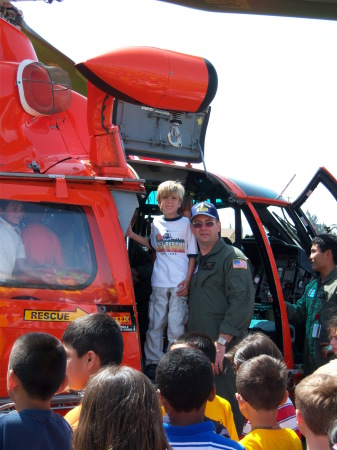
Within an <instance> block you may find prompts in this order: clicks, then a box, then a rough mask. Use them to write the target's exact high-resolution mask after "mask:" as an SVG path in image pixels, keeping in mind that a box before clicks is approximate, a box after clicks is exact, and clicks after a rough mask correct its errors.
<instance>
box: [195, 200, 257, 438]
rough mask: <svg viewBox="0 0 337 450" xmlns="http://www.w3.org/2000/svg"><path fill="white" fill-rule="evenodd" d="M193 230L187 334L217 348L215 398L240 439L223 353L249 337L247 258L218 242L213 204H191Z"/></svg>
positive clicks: (233, 388)
mask: <svg viewBox="0 0 337 450" xmlns="http://www.w3.org/2000/svg"><path fill="white" fill-rule="evenodd" d="M190 220H191V229H192V232H193V234H194V235H195V237H196V239H197V242H198V245H199V255H198V257H197V263H196V268H195V271H194V274H193V276H192V279H191V283H190V291H189V320H188V330H189V331H200V332H203V333H205V334H207V335H208V336H210V337H211V338H212V339H214V341H215V345H216V360H215V377H214V383H215V385H216V391H217V394H218V395H220V396H221V397H223V398H225V399H226V400H228V401H229V402H230V404H231V406H232V411H233V415H234V420H235V425H236V428H237V431H238V435H239V436H240V434H241V431H242V426H243V423H244V418H243V416H242V415H241V413H240V410H239V407H238V403H237V401H236V398H235V392H236V385H235V371H234V368H233V367H232V365H231V364H230V363H229V362H227V359H226V358H225V353H226V352H227V351H228V350H229V349H230V348H232V347H233V346H234V345H235V344H237V343H238V342H239V341H240V340H241V339H242V338H244V337H245V336H246V335H247V333H248V327H249V324H250V322H251V319H252V316H253V313H254V286H253V281H252V274H251V271H250V266H249V261H248V258H247V257H246V256H245V255H244V254H243V253H242V252H241V250H239V249H237V248H236V247H233V246H231V245H228V244H226V243H225V242H224V241H223V239H221V238H220V237H219V236H220V231H221V223H220V220H219V215H218V212H217V209H216V208H215V206H214V205H213V204H212V203H209V202H202V203H198V204H195V205H194V206H193V208H192V211H191V218H190Z"/></svg>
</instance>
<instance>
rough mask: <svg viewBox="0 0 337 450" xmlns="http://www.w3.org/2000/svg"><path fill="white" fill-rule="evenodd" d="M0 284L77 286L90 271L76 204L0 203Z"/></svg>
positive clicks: (86, 235) (86, 236)
mask: <svg viewBox="0 0 337 450" xmlns="http://www.w3.org/2000/svg"><path fill="white" fill-rule="evenodd" d="M0 206H1V212H0V284H1V285H5V286H23V285H24V286H26V287H27V286H31V287H40V288H43V287H44V288H49V289H50V288H51V289H52V288H53V286H54V288H57V289H60V287H62V288H63V289H83V288H84V287H85V286H87V285H88V284H89V283H90V282H91V281H92V279H93V278H94V276H95V274H96V259H95V253H94V251H93V243H92V239H91V235H90V230H89V226H88V222H87V217H86V214H84V212H83V210H82V209H81V208H79V207H77V206H72V205H62V204H49V203H30V202H20V201H11V200H1V202H0Z"/></svg>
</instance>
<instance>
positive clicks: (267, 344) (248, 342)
mask: <svg viewBox="0 0 337 450" xmlns="http://www.w3.org/2000/svg"><path fill="white" fill-rule="evenodd" d="M259 355H269V356H272V357H273V358H276V359H278V360H280V361H283V356H282V353H281V352H280V350H279V349H278V347H277V346H276V344H275V343H274V342H273V341H272V340H271V339H270V338H269V337H268V336H267V335H266V334H264V333H260V332H256V333H251V334H248V336H246V337H245V338H244V339H243V340H242V341H241V342H239V343H238V344H237V345H236V346H235V347H234V348H233V349H232V350H230V351H229V352H228V354H227V357H228V358H229V359H230V360H231V361H232V363H233V365H234V367H235V369H236V370H238V368H239V367H240V366H241V364H242V363H243V362H245V361H247V360H248V359H250V358H253V357H254V356H259ZM276 420H277V423H278V424H279V425H280V427H282V428H291V429H292V430H294V431H295V433H296V434H297V435H298V437H299V438H301V433H300V431H299V429H298V426H297V421H296V410H295V407H294V405H293V402H292V401H291V399H290V398H289V397H288V396H287V399H286V401H285V402H284V403H282V404H281V405H280V406H279V408H278V411H277V416H276ZM250 431H251V423H250V422H249V420H247V419H246V421H245V424H244V426H243V431H242V434H241V439H242V438H243V437H244V436H245V435H246V434H248V433H249V432H250Z"/></svg>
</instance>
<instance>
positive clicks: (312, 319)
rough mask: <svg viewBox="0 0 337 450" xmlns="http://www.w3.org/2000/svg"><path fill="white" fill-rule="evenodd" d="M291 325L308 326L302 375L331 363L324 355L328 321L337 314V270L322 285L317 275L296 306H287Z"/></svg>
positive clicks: (327, 336)
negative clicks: (302, 324)
mask: <svg viewBox="0 0 337 450" xmlns="http://www.w3.org/2000/svg"><path fill="white" fill-rule="evenodd" d="M286 306H287V315H288V319H289V322H293V323H301V322H305V323H306V329H305V340H304V352H303V372H304V375H310V374H311V373H313V372H314V371H315V370H316V369H318V367H320V366H322V365H323V364H326V363H327V362H328V361H329V360H328V359H325V358H324V357H323V356H322V348H323V346H322V345H320V344H321V343H322V342H329V332H328V322H329V320H330V319H331V318H332V316H334V315H336V314H337V267H335V268H334V269H333V270H332V271H331V272H330V273H329V275H328V276H327V277H326V278H325V280H324V281H323V282H322V281H321V277H320V276H318V278H317V279H316V280H313V281H311V282H310V283H308V285H307V286H306V288H305V291H304V294H303V296H302V298H300V299H299V300H298V301H297V303H295V304H292V303H288V302H287V303H286Z"/></svg>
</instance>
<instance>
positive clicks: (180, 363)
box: [156, 348, 243, 450]
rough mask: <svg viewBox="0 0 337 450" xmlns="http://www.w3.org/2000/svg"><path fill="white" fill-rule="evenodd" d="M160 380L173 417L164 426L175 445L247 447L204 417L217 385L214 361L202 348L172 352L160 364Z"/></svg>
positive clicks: (163, 398)
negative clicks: (227, 435)
mask: <svg viewBox="0 0 337 450" xmlns="http://www.w3.org/2000/svg"><path fill="white" fill-rule="evenodd" d="M156 383H157V387H158V395H159V398H160V401H161V404H162V405H163V407H164V408H165V411H166V412H167V414H168V416H169V419H170V424H167V423H164V428H165V433H166V436H167V438H168V441H169V443H170V445H171V447H172V449H177V448H179V449H180V448H184V447H186V448H187V447H188V449H189V450H193V449H202V448H207V449H212V448H217V449H227V450H231V449H233V450H236V449H238V450H239V449H240V450H242V449H243V447H242V446H241V445H240V444H239V443H238V442H235V441H233V440H231V439H228V438H226V437H224V436H220V435H218V434H216V433H215V425H214V423H213V422H212V421H205V420H204V418H205V408H206V402H207V400H209V401H212V400H213V399H214V396H215V386H214V384H213V369H212V365H211V362H210V361H209V359H208V358H207V357H206V356H205V355H204V354H203V353H202V352H201V351H200V350H197V349H195V348H176V349H174V350H171V351H170V352H168V353H167V354H166V355H165V356H164V357H163V358H162V359H161V360H160V362H159V364H158V368H157V373H156Z"/></svg>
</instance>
